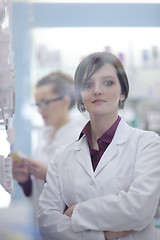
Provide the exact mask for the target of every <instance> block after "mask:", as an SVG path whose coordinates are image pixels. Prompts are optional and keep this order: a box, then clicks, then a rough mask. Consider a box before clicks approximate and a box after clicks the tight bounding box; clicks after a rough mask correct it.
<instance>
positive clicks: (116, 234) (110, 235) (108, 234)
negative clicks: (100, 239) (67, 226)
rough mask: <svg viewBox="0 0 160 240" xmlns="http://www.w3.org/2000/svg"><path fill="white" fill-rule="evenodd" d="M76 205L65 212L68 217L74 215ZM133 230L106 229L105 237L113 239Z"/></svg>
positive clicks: (109, 239) (107, 239)
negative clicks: (114, 230)
mask: <svg viewBox="0 0 160 240" xmlns="http://www.w3.org/2000/svg"><path fill="white" fill-rule="evenodd" d="M74 207H75V205H72V206H71V207H69V208H68V209H67V210H66V211H65V212H64V214H65V215H66V216H68V217H71V216H72V213H73V211H74ZM132 232H133V230H130V231H121V232H111V231H104V237H105V240H111V239H115V238H117V239H118V238H120V237H121V238H122V237H125V236H127V235H129V234H130V233H132Z"/></svg>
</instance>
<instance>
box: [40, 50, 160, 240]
mask: <svg viewBox="0 0 160 240" xmlns="http://www.w3.org/2000/svg"><path fill="white" fill-rule="evenodd" d="M75 89H76V97H77V104H78V108H79V109H80V111H85V110H87V111H88V112H89V116H90V121H89V122H88V123H87V124H86V125H85V127H84V128H83V129H82V131H81V134H80V137H79V140H78V141H76V142H74V143H71V144H68V145H67V146H64V147H62V148H60V149H58V150H57V152H56V154H55V156H54V159H52V161H51V162H50V165H49V169H48V173H47V181H46V183H45V186H44V189H43V191H42V194H41V196H40V199H39V209H38V220H39V225H40V232H41V234H42V236H43V237H44V239H45V240H52V239H54V240H63V239H64V240H82V239H84V240H104V239H106V240H107V239H121V240H122V239H124V240H156V233H155V227H154V215H155V212H156V209H157V204H158V200H159V196H160V137H159V136H158V135H157V134H156V133H154V132H150V131H144V130H141V129H136V128H133V127H131V126H129V125H128V124H127V123H126V121H125V120H124V119H123V117H120V116H119V114H118V112H119V108H123V106H124V103H125V101H126V99H127V97H128V92H129V84H128V79H127V76H126V73H125V70H124V67H123V66H122V64H121V62H120V60H119V59H118V58H117V57H116V56H115V55H113V54H110V53H107V52H99V53H94V54H91V55H89V56H87V57H86V58H84V59H83V60H82V62H81V63H80V64H79V66H78V68H77V70H76V73H75Z"/></svg>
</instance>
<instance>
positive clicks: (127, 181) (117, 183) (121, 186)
mask: <svg viewBox="0 0 160 240" xmlns="http://www.w3.org/2000/svg"><path fill="white" fill-rule="evenodd" d="M131 182H132V176H127V177H123V176H122V177H115V178H113V181H112V184H113V191H114V193H115V194H117V195H118V194H119V193H120V192H121V191H124V192H128V190H129V188H130V185H131Z"/></svg>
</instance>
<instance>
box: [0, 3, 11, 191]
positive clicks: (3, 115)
mask: <svg viewBox="0 0 160 240" xmlns="http://www.w3.org/2000/svg"><path fill="white" fill-rule="evenodd" d="M11 49H12V34H11V0H0V136H1V138H2V137H3V135H4V134H2V133H4V131H5V132H6V136H7V141H8V143H9V145H10V148H12V143H13V138H14V134H13V132H14V131H13V128H12V118H13V115H14V105H15V100H14V96H15V93H14V64H13V54H12V50H11ZM5 140H6V139H5ZM2 142H3V141H1V144H2V145H1V146H0V148H2V149H3V148H4V145H3V143H2ZM0 184H1V186H3V188H4V189H5V190H6V191H7V192H9V193H11V191H12V159H11V157H7V156H3V155H0Z"/></svg>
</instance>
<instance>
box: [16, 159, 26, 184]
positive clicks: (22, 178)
mask: <svg viewBox="0 0 160 240" xmlns="http://www.w3.org/2000/svg"><path fill="white" fill-rule="evenodd" d="M12 175H13V178H15V179H16V180H17V181H18V182H19V183H24V182H27V181H28V179H29V175H30V173H29V170H28V167H27V165H26V163H25V159H21V161H19V162H15V161H12Z"/></svg>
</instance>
